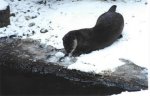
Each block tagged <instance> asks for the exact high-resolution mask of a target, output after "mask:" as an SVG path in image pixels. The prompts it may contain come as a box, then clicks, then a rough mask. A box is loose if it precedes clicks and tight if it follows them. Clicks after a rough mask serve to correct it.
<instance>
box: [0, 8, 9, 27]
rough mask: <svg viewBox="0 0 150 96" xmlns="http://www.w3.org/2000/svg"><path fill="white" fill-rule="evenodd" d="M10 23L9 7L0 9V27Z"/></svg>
mask: <svg viewBox="0 0 150 96" xmlns="http://www.w3.org/2000/svg"><path fill="white" fill-rule="evenodd" d="M8 25H10V7H9V6H7V8H6V9H5V10H0V28H1V27H6V26H8Z"/></svg>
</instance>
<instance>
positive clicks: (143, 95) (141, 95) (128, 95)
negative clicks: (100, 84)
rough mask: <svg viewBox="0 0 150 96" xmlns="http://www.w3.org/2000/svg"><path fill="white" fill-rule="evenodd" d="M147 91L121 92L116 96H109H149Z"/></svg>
mask: <svg viewBox="0 0 150 96" xmlns="http://www.w3.org/2000/svg"><path fill="white" fill-rule="evenodd" d="M148 94H149V90H141V91H138V92H122V93H121V94H118V95H111V96H149V95H148Z"/></svg>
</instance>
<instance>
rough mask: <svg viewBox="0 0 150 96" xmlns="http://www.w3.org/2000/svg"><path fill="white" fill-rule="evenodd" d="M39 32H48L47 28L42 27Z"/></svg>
mask: <svg viewBox="0 0 150 96" xmlns="http://www.w3.org/2000/svg"><path fill="white" fill-rule="evenodd" d="M40 32H41V33H47V32H48V30H47V29H44V28H42V29H41V30H40Z"/></svg>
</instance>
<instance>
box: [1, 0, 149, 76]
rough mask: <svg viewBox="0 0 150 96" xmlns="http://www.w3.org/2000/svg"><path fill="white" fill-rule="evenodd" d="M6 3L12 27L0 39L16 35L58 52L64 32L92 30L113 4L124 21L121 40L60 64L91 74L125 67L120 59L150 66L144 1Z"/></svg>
mask: <svg viewBox="0 0 150 96" xmlns="http://www.w3.org/2000/svg"><path fill="white" fill-rule="evenodd" d="M1 1H2V2H4V1H3V0H1ZM6 1H7V2H8V3H9V5H10V9H11V13H15V17H13V16H12V17H11V18H10V19H11V25H9V26H8V27H3V28H0V37H3V36H10V35H13V34H16V35H18V37H20V36H21V37H22V38H33V39H36V40H39V41H41V43H43V44H46V45H52V46H54V47H56V48H58V49H61V48H63V44H62V38H63V36H64V35H65V34H66V33H67V32H69V31H71V30H76V29H82V28H91V27H93V26H94V25H95V23H96V20H97V18H98V17H99V16H100V15H101V14H102V13H104V12H106V11H107V10H108V9H109V8H110V7H111V6H112V5H114V4H115V5H117V12H119V13H121V14H122V15H123V16H124V19H125V26H124V30H123V38H121V39H119V40H117V41H116V42H115V43H114V44H113V45H111V46H109V47H107V48H105V49H102V50H98V51H93V52H91V53H89V54H83V55H81V56H79V57H76V58H68V57H67V58H65V60H64V61H63V62H62V64H64V65H67V67H68V68H69V69H77V70H81V71H85V72H94V73H101V72H103V71H104V70H108V71H113V70H115V68H116V67H117V66H121V65H123V64H125V63H124V62H122V60H121V59H127V60H130V61H132V62H134V63H135V64H137V65H139V66H142V67H146V68H148V66H149V63H150V61H149V57H150V56H149V53H150V52H149V49H150V48H149V38H150V34H149V30H148V20H149V19H148V13H149V12H148V6H149V4H146V3H147V1H146V0H142V1H141V2H135V1H134V0H129V1H125V0H123V1H122V0H118V1H117V2H113V1H101V0H82V1H75V0H74V2H72V1H71V0H63V1H57V2H56V1H55V0H48V2H47V4H46V5H44V4H38V3H37V1H36V0H21V1H18V0H6ZM1 5H2V3H1ZM43 29H47V30H48V32H46V33H41V32H40V30H43ZM63 56H64V54H63V53H61V52H58V53H56V54H55V55H54V57H52V58H50V59H49V62H56V63H57V62H58V60H59V58H61V57H63ZM73 60H74V61H73Z"/></svg>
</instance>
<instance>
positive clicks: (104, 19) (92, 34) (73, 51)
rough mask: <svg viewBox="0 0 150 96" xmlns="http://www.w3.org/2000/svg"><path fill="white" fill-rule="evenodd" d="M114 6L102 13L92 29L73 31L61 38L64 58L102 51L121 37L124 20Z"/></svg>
mask: <svg viewBox="0 0 150 96" xmlns="http://www.w3.org/2000/svg"><path fill="white" fill-rule="evenodd" d="M116 8H117V6H116V5H113V6H111V7H110V9H109V10H108V11H107V12H105V13H103V14H102V15H101V16H99V18H98V19H97V22H96V24H95V26H94V27H92V28H85V29H79V30H73V31H70V32H68V33H67V34H66V35H65V36H64V37H63V46H64V49H65V51H66V54H65V56H79V55H81V54H87V53H90V52H92V51H95V50H99V49H103V48H105V47H108V46H110V45H111V44H113V43H114V42H115V41H116V40H117V39H119V38H121V37H122V31H123V27H124V18H123V16H122V15H121V14H120V13H117V12H116Z"/></svg>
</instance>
